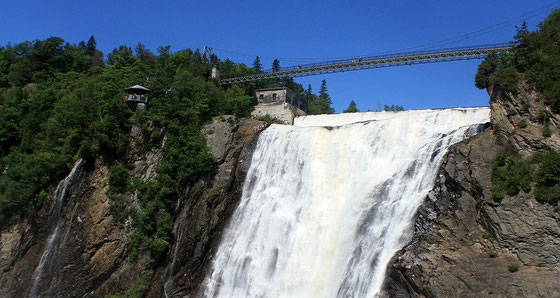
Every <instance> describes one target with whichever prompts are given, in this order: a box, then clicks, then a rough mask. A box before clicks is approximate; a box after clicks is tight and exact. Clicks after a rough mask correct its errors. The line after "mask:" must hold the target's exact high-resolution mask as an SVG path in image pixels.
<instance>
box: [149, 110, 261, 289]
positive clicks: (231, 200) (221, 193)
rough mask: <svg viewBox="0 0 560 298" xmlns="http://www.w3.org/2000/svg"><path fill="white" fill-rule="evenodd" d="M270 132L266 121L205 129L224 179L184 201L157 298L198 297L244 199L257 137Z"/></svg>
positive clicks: (230, 120) (222, 121)
mask: <svg viewBox="0 0 560 298" xmlns="http://www.w3.org/2000/svg"><path fill="white" fill-rule="evenodd" d="M265 127H266V124H265V123H264V122H262V121H257V120H251V119H239V120H238V119H236V118H234V117H227V116H226V117H219V118H217V119H215V120H214V121H213V122H212V123H210V124H208V125H207V126H206V127H205V128H204V130H203V131H204V132H205V134H206V137H207V144H208V146H209V148H210V151H211V152H212V154H214V157H215V158H216V160H217V161H218V162H219V167H218V173H217V174H216V176H215V177H214V178H213V180H212V181H209V182H203V181H200V182H199V183H197V184H195V185H192V186H191V187H190V188H189V189H187V190H186V191H185V197H184V198H180V202H179V204H178V208H177V214H176V220H175V224H174V226H173V235H174V237H175V241H174V243H173V245H172V246H171V248H170V250H169V255H168V262H167V267H166V268H165V270H163V271H162V273H161V278H162V281H163V282H162V284H163V285H164V286H163V293H161V292H158V291H155V290H152V291H150V295H151V296H152V297H158V296H161V295H164V296H165V297H183V296H186V297H198V295H197V292H198V290H199V287H200V286H201V284H202V282H203V280H204V277H205V276H206V272H207V270H208V266H209V265H210V263H211V260H212V256H213V255H214V253H215V250H216V249H217V245H218V244H219V241H220V239H221V234H222V231H223V229H224V227H225V226H226V225H227V223H228V222H229V218H230V216H231V214H232V212H233V210H234V209H235V207H236V206H237V204H238V202H239V200H240V198H241V191H242V187H243V181H244V179H245V175H246V173H247V170H248V168H249V163H250V161H251V155H252V152H253V149H254V146H255V145H256V136H257V134H258V133H259V132H260V131H262V130H263V129H264V128H265Z"/></svg>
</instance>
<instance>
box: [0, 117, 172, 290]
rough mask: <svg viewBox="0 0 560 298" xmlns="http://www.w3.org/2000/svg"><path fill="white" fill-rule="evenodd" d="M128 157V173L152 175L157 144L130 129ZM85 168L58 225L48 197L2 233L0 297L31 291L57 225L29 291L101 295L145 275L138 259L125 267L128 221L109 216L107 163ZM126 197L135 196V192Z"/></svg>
mask: <svg viewBox="0 0 560 298" xmlns="http://www.w3.org/2000/svg"><path fill="white" fill-rule="evenodd" d="M127 156H128V157H129V162H130V163H131V164H134V168H133V169H132V170H131V173H132V175H133V176H134V177H137V178H140V179H143V180H149V179H152V178H153V177H154V175H155V170H154V169H155V167H157V165H158V164H159V161H160V160H161V148H160V147H156V148H150V146H148V145H147V142H145V141H144V140H143V137H142V135H141V134H140V130H138V129H136V128H134V129H133V130H132V132H131V143H130V146H129V148H128V152H127ZM86 168H87V170H80V171H79V173H78V174H77V177H76V178H75V179H73V180H72V182H71V183H70V185H69V188H68V192H67V194H66V199H65V201H64V205H63V206H62V209H61V218H60V219H59V221H58V223H56V224H55V225H53V224H52V220H53V219H52V218H51V215H50V210H51V209H52V206H53V204H54V202H53V197H52V195H51V196H50V197H49V199H48V200H45V202H44V204H43V207H42V208H41V210H39V211H38V212H37V214H36V216H35V217H34V218H33V219H32V220H31V221H30V222H29V223H28V222H26V221H23V222H21V223H19V224H16V225H13V226H12V227H10V228H9V229H7V230H5V231H3V232H2V234H1V238H0V239H1V241H2V249H1V250H0V262H1V265H2V270H1V271H0V296H1V297H22V296H24V295H30V294H31V292H30V287H31V285H32V284H33V280H34V278H35V276H34V272H35V271H36V268H37V266H38V265H39V262H40V259H41V257H42V255H43V253H44V251H45V248H46V247H47V245H48V241H50V239H51V238H50V237H51V236H52V235H53V230H54V227H57V228H59V229H60V232H59V234H58V235H59V236H58V237H59V238H60V239H63V240H62V241H60V244H58V245H57V247H55V248H53V251H56V253H55V254H52V255H50V256H48V257H46V259H49V261H48V263H47V264H49V265H48V266H44V272H43V274H42V276H43V278H42V279H43V280H42V282H41V283H38V286H37V290H36V293H35V294H33V295H37V296H40V297H61V296H65V297H78V296H80V297H81V296H84V295H85V294H88V293H90V295H92V296H104V295H106V294H107V293H109V292H111V290H113V289H114V291H113V292H116V291H118V290H120V289H122V288H125V289H126V288H128V287H130V286H131V285H132V284H133V283H134V282H135V280H136V279H137V278H138V277H139V276H140V275H141V274H143V270H144V267H143V265H144V264H143V263H142V262H139V263H137V264H134V265H127V264H124V265H123V260H124V257H125V256H126V248H127V246H128V243H129V240H130V237H129V236H130V232H131V229H130V228H129V227H128V226H127V225H126V224H125V225H124V226H123V225H121V224H118V223H116V222H115V221H114V220H113V218H112V216H111V213H110V206H111V203H110V201H109V198H108V197H107V194H106V192H107V190H108V178H107V177H108V175H107V173H108V168H107V166H106V165H104V164H103V163H102V162H101V161H99V160H98V161H96V162H95V163H94V164H90V165H89V166H87V167H86ZM129 200H134V195H133V194H132V195H131V197H130V198H129ZM49 222H51V223H49ZM121 265H123V266H121ZM117 269H118V271H117ZM123 272H124V273H123ZM118 273H122V274H121V279H120V281H119V282H118V283H117V284H115V283H114V280H115V278H114V276H116V275H117V274H118ZM122 276H126V277H127V278H128V279H127V278H122Z"/></svg>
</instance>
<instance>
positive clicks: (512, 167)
mask: <svg viewBox="0 0 560 298" xmlns="http://www.w3.org/2000/svg"><path fill="white" fill-rule="evenodd" d="M491 178H492V187H491V189H492V196H493V197H494V199H495V200H501V199H502V198H503V197H504V196H505V195H510V196H513V195H516V194H518V193H519V192H520V191H521V190H523V191H525V192H529V191H530V190H531V189H532V188H533V189H534V194H535V198H536V199H537V200H538V201H539V202H543V203H549V204H552V205H556V204H557V203H558V201H559V200H560V153H558V152H556V151H553V150H549V151H545V152H536V153H535V154H533V156H531V157H530V158H522V157H520V156H519V155H518V154H516V153H508V152H506V151H499V152H498V153H497V154H496V158H495V159H494V164H493V169H492V176H491Z"/></svg>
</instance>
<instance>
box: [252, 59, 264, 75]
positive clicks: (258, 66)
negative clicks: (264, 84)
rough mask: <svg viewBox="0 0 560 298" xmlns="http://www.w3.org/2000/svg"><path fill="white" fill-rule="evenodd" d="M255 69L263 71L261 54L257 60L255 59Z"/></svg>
mask: <svg viewBox="0 0 560 298" xmlns="http://www.w3.org/2000/svg"><path fill="white" fill-rule="evenodd" d="M253 69H254V70H255V71H256V72H261V71H262V64H261V58H259V56H257V57H255V60H253Z"/></svg>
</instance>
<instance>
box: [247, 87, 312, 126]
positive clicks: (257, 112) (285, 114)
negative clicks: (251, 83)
mask: <svg viewBox="0 0 560 298" xmlns="http://www.w3.org/2000/svg"><path fill="white" fill-rule="evenodd" d="M255 97H256V99H257V105H256V106H255V108H254V110H253V112H251V115H252V116H253V117H255V118H257V117H261V116H265V115H270V117H272V118H276V119H278V120H280V121H282V122H284V123H286V124H293V123H294V118H295V117H297V116H305V115H307V100H306V99H305V98H303V97H301V96H298V94H296V93H295V92H293V91H292V90H290V89H288V88H286V87H277V88H266V89H257V90H255Z"/></svg>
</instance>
